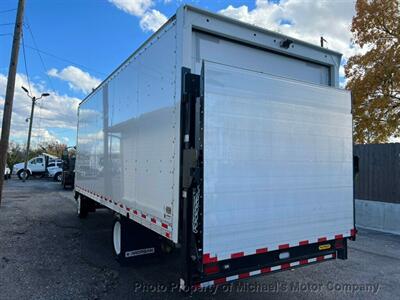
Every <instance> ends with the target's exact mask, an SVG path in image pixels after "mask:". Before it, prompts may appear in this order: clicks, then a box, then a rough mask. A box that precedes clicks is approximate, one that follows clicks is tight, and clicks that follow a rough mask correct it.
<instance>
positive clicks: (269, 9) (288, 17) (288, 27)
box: [220, 0, 360, 58]
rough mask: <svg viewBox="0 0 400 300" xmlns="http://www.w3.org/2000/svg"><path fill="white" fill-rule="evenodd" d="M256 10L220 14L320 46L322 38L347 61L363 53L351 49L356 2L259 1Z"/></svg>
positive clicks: (233, 9) (234, 9)
mask: <svg viewBox="0 0 400 300" xmlns="http://www.w3.org/2000/svg"><path fill="white" fill-rule="evenodd" d="M255 4H256V5H255V8H254V9H249V8H248V7H247V6H246V5H243V6H239V7H234V6H232V5H229V6H228V7H227V8H225V9H223V10H221V11H220V13H222V14H224V15H226V16H229V17H232V18H234V19H238V20H241V21H244V22H247V23H251V24H253V25H256V26H260V27H264V28H266V29H269V30H273V31H278V32H281V33H283V34H287V35H290V36H293V37H295V38H298V39H301V40H304V41H307V42H310V43H313V44H316V45H319V41H320V37H321V36H323V37H324V38H325V39H326V40H327V42H328V43H327V46H328V47H329V48H330V49H332V50H336V51H339V52H341V53H343V55H344V57H345V58H348V57H349V56H351V55H353V54H354V53H356V52H357V51H360V49H358V48H357V47H352V46H351V32H350V27H351V20H352V17H353V16H354V14H355V1H354V0H349V1H304V0H285V1H281V2H279V3H271V2H269V1H268V0H256V2H255Z"/></svg>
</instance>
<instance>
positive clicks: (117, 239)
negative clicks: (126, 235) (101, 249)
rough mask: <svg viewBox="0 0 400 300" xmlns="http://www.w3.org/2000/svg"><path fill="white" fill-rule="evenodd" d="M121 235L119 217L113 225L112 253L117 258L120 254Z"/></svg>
mask: <svg viewBox="0 0 400 300" xmlns="http://www.w3.org/2000/svg"><path fill="white" fill-rule="evenodd" d="M121 237H122V236H121V221H120V219H119V218H116V219H115V220H114V225H113V245H114V254H115V256H116V257H117V258H118V257H119V256H120V254H121Z"/></svg>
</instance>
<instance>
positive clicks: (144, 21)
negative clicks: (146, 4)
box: [140, 9, 168, 32]
mask: <svg viewBox="0 0 400 300" xmlns="http://www.w3.org/2000/svg"><path fill="white" fill-rule="evenodd" d="M167 20H168V19H167V17H166V16H164V15H163V14H162V13H160V12H159V11H158V10H155V9H152V10H150V11H148V12H146V13H145V14H144V15H143V17H142V18H141V19H140V27H141V28H142V30H144V31H152V32H155V31H157V30H158V28H160V27H161V26H162V25H163V24H164V23H165V22H167Z"/></svg>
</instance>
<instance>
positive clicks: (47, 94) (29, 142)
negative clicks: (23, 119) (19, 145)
mask: <svg viewBox="0 0 400 300" xmlns="http://www.w3.org/2000/svg"><path fill="white" fill-rule="evenodd" d="M22 89H23V90H24V91H25V92H26V94H27V95H28V97H29V98H31V100H32V108H31V117H30V118H29V131H28V141H27V143H26V153H25V165H24V174H23V175H22V181H23V182H25V179H26V177H27V175H28V173H27V170H26V169H27V167H28V159H29V147H30V145H31V133H32V123H33V112H34V111H35V104H36V101H38V100H40V99H42V98H43V97H47V96H50V94H49V93H43V94H42V95H41V96H40V97H39V98H36V97H35V96H31V95H29V91H28V90H27V89H26V88H25V87H23V86H22Z"/></svg>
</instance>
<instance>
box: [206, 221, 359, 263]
mask: <svg viewBox="0 0 400 300" xmlns="http://www.w3.org/2000/svg"><path fill="white" fill-rule="evenodd" d="M355 234H356V230H355V229H351V230H349V231H348V232H347V234H346V235H345V234H335V235H332V236H329V237H327V236H322V237H319V238H316V239H314V240H302V241H300V242H298V243H293V244H281V245H278V246H276V247H265V248H258V249H255V250H254V251H241V252H235V253H230V254H229V253H228V254H227V253H223V254H221V255H213V254H211V253H204V254H203V264H209V263H214V262H217V261H221V260H225V259H234V258H240V257H243V256H247V255H253V254H260V253H267V252H269V251H275V250H285V249H289V248H292V247H298V246H304V245H308V244H312V243H322V242H326V241H329V240H339V239H343V238H344V237H345V236H346V237H350V236H355Z"/></svg>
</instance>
